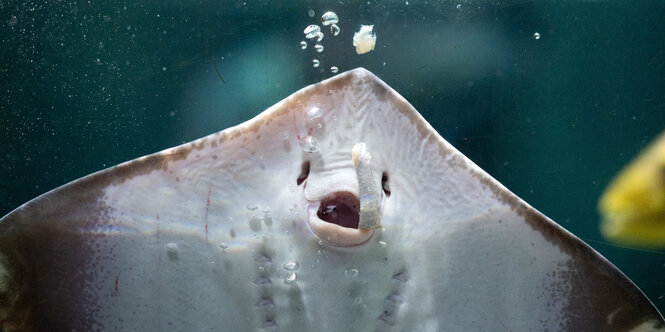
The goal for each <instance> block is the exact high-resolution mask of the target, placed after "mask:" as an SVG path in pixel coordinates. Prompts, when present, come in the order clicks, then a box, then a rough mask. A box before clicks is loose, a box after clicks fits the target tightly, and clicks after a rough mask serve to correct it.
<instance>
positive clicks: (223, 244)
mask: <svg viewBox="0 0 665 332" xmlns="http://www.w3.org/2000/svg"><path fill="white" fill-rule="evenodd" d="M219 247H220V248H222V249H226V248H228V247H229V244H228V243H226V242H222V243H220V244H219Z"/></svg>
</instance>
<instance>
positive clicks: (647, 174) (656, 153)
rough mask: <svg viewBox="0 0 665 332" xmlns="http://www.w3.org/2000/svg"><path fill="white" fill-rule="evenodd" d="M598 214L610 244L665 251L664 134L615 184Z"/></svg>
mask: <svg viewBox="0 0 665 332" xmlns="http://www.w3.org/2000/svg"><path fill="white" fill-rule="evenodd" d="M598 210H599V212H600V214H601V215H602V217H603V220H602V223H601V226H600V231H601V233H602V234H603V236H605V238H607V239H608V240H610V241H613V242H619V243H623V244H629V245H638V246H644V247H652V248H665V133H663V134H661V135H660V136H659V137H658V138H657V139H656V140H655V141H653V142H652V143H651V144H650V145H649V146H648V147H646V148H645V149H644V151H643V152H642V153H641V154H640V155H639V156H637V158H636V159H635V160H633V161H632V162H631V163H630V164H628V166H626V168H625V169H624V170H623V171H621V173H619V174H618V175H617V176H616V178H614V179H613V180H612V182H611V183H610V184H609V185H608V186H607V188H606V189H605V192H604V193H603V195H602V196H601V197H600V201H599V202H598Z"/></svg>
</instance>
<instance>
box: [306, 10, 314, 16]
mask: <svg viewBox="0 0 665 332" xmlns="http://www.w3.org/2000/svg"><path fill="white" fill-rule="evenodd" d="M307 15H309V17H314V9H310V10H308V11H307Z"/></svg>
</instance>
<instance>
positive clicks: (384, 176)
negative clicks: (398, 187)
mask: <svg viewBox="0 0 665 332" xmlns="http://www.w3.org/2000/svg"><path fill="white" fill-rule="evenodd" d="M381 188H382V189H383V192H384V193H386V196H390V184H388V172H383V174H382V175H381Z"/></svg>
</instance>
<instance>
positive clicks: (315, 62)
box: [312, 59, 319, 68]
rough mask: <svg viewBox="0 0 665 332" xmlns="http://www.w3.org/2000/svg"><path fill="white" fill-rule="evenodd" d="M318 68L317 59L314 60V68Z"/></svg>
mask: <svg viewBox="0 0 665 332" xmlns="http://www.w3.org/2000/svg"><path fill="white" fill-rule="evenodd" d="M318 66H319V60H317V59H314V60H312V67H314V68H316V67H318Z"/></svg>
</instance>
